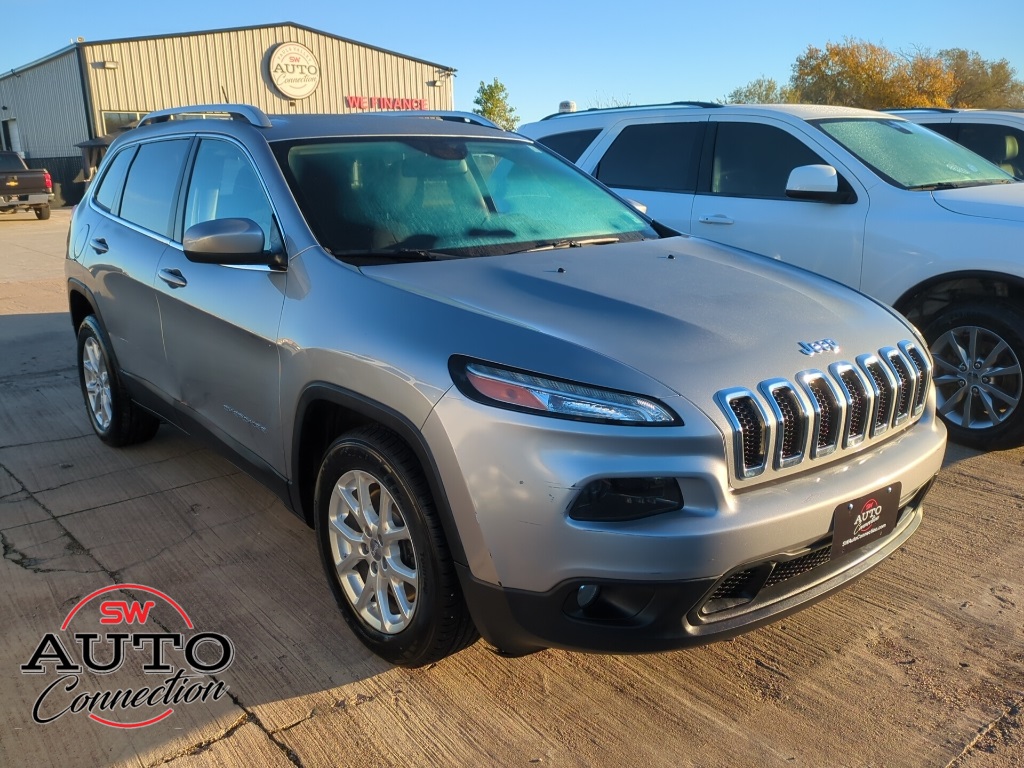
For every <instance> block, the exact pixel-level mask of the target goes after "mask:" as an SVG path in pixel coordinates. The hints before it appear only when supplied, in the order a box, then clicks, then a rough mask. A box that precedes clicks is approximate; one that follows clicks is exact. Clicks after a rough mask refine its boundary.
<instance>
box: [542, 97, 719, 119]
mask: <svg viewBox="0 0 1024 768" xmlns="http://www.w3.org/2000/svg"><path fill="white" fill-rule="evenodd" d="M724 106H725V105H724V104H719V103H717V102H714V101H667V102H665V103H663V104H626V105H623V106H620V107H590V108H589V109H581V110H579V111H578V112H555V113H554V114H551V115H548V116H547V117H542V118H541V120H552V119H554V118H558V117H562V116H564V115H581V114H586V113H588V112H610V111H613V110H616V109H620V110H628V109H655V108H657V107H692V108H701V109H717V108H719V107H724Z"/></svg>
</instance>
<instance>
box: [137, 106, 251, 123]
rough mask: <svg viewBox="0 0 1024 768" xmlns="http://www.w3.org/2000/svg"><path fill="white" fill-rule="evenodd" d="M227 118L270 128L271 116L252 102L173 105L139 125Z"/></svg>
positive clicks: (154, 113)
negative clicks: (187, 105) (188, 105)
mask: <svg viewBox="0 0 1024 768" xmlns="http://www.w3.org/2000/svg"><path fill="white" fill-rule="evenodd" d="M207 117H212V118H221V119H224V118H227V119H230V120H244V121H246V122H247V123H249V125H254V126H256V127H257V128H270V127H271V123H270V118H269V117H267V115H266V113H265V112H264V111H263V110H262V109H260V108H259V107H254V106H252V105H250V104H197V105H195V106H190V107H171V108H170V109H160V110H157V111H156V112H150V113H149V114H148V115H146V116H145V117H144V118H142V119H141V120H140V121H139V127H140V128H141V127H142V126H143V125H151V124H153V123H164V122H167V121H168V120H188V119H190V118H207Z"/></svg>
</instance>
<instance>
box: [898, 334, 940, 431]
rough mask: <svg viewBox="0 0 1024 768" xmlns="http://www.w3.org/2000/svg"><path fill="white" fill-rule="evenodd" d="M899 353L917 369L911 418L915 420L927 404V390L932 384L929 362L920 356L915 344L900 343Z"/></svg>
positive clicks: (924, 355)
mask: <svg viewBox="0 0 1024 768" xmlns="http://www.w3.org/2000/svg"><path fill="white" fill-rule="evenodd" d="M898 346H899V348H900V351H901V352H903V354H904V355H906V357H907V359H908V360H910V362H911V363H912V364H913V366H914V367H915V368H916V369H917V391H916V393H915V394H914V410H913V412H912V413H911V415H912V417H914V418H917V417H918V416H920V415H921V413H922V412H923V411H924V406H925V403H927V402H928V389H929V387H930V385H931V383H932V367H931V362H930V360H929V359H928V356H927V355H926V354H922V352H921V350H920V349H919V348H918V346H917V345H916V344H914V343H913V342H911V341H901V342H900V343H899V345H898Z"/></svg>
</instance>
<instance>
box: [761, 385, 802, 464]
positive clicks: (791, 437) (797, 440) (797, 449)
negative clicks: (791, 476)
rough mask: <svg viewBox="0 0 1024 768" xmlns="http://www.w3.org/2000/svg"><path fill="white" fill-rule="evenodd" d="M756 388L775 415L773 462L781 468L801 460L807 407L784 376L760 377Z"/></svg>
mask: <svg viewBox="0 0 1024 768" xmlns="http://www.w3.org/2000/svg"><path fill="white" fill-rule="evenodd" d="M758 389H759V390H760V392H761V394H762V395H763V396H764V399H765V402H767V403H768V407H769V408H770V410H771V411H772V415H773V416H774V417H775V423H776V424H777V425H778V428H777V429H776V430H775V434H776V440H775V450H774V454H773V455H774V466H775V468H776V469H784V468H785V467H791V466H793V465H794V464H799V463H800V462H801V461H803V458H804V454H805V452H806V445H805V444H806V442H807V409H806V407H805V406H804V404H803V403H802V402H801V401H800V397H799V396H798V395H797V393H796V389H794V388H793V385H792V384H791V383H789V382H788V381H786V380H785V379H772V380H771V381H762V382H761V384H759V385H758Z"/></svg>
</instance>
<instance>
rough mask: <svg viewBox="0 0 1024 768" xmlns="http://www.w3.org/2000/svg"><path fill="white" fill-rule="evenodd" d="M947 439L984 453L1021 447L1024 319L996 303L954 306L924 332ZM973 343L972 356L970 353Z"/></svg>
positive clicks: (1023, 387)
mask: <svg viewBox="0 0 1024 768" xmlns="http://www.w3.org/2000/svg"><path fill="white" fill-rule="evenodd" d="M924 335H925V339H927V341H928V347H929V349H930V350H931V353H932V358H933V359H934V360H935V372H934V378H935V388H936V396H937V408H938V411H939V414H940V415H941V416H942V419H943V421H945V422H946V428H947V429H948V430H949V437H950V439H951V440H953V441H954V442H957V443H960V444H962V445H967V446H971V447H974V448H982V449H1000V448H1013V447H1016V446H1018V445H1021V443H1022V442H1024V403H1022V402H1021V395H1022V392H1024V386H1022V385H1024V374H1022V369H1021V363H1022V362H1024V317H1022V316H1021V314H1020V312H1019V311H1018V310H1016V309H1015V308H1013V307H1010V306H1007V305H1005V304H1000V303H998V302H993V303H991V304H967V305H964V306H961V307H952V308H950V309H948V310H946V311H945V312H944V313H943V314H941V315H940V316H938V317H937V318H936V319H935V320H934V321H933V322H932V323H931V324H930V325H929V326H928V327H927V328H926V329H925V331H924ZM972 344H973V351H972Z"/></svg>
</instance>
